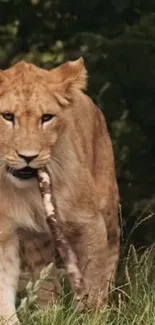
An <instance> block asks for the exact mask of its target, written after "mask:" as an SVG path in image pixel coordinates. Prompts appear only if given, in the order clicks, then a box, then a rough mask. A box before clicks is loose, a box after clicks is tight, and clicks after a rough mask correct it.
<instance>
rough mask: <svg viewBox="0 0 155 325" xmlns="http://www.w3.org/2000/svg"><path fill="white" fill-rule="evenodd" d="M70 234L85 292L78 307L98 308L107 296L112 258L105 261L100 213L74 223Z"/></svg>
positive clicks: (106, 251) (104, 245)
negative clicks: (81, 221)
mask: <svg viewBox="0 0 155 325" xmlns="http://www.w3.org/2000/svg"><path fill="white" fill-rule="evenodd" d="M73 229H74V231H73V233H72V235H71V236H69V237H70V241H71V243H73V247H74V249H75V252H76V254H77V257H78V261H79V266H80V269H81V272H82V274H83V277H84V283H85V291H84V292H83V293H82V296H81V297H78V299H79V300H80V303H79V306H80V309H81V307H82V308H85V307H86V308H89V309H92V308H98V307H99V306H100V305H101V303H103V302H104V301H105V300H106V298H107V295H108V290H109V285H110V278H112V272H113V269H114V264H116V260H115V263H114V261H109V249H108V241H107V231H106V227H105V223H104V220H103V217H102V216H98V217H97V218H93V219H92V220H90V219H89V220H88V221H86V220H85V222H84V223H83V224H82V223H80V224H74V227H73Z"/></svg>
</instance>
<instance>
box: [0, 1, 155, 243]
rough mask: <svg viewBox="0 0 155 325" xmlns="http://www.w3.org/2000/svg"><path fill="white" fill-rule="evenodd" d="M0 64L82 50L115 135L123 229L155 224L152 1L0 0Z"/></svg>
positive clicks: (49, 59)
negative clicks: (136, 221) (137, 223)
mask: <svg viewBox="0 0 155 325" xmlns="http://www.w3.org/2000/svg"><path fill="white" fill-rule="evenodd" d="M0 39H1V42H0V66H1V68H7V67H9V66H10V65H12V64H13V63H15V62H16V61H18V60H20V59H25V60H27V61H28V62H34V63H35V64H37V65H40V66H42V67H45V68H52V67H53V66H55V65H57V64H60V63H61V62H63V61H65V60H68V59H70V60H72V59H76V58H77V57H79V56H81V55H82V56H83V57H84V58H85V63H86V66H87V68H88V70H89V89H88V93H89V94H90V95H91V97H92V98H93V99H94V100H95V101H96V102H97V104H98V105H99V106H100V108H101V109H102V110H103V112H104V113H105V116H106V119H107V121H108V126H109V130H110V132H111V136H112V139H113V144H114V149H115V157H116V167H117V176H118V181H119V186H120V193H121V199H122V205H123V219H124V225H125V230H126V234H128V232H129V231H130V228H131V227H132V226H133V224H134V223H135V220H136V218H140V220H141V219H142V218H145V217H146V216H148V215H150V214H151V215H152V217H151V218H150V219H148V220H147V221H145V222H144V223H142V225H141V226H140V227H139V228H138V229H139V230H138V232H139V239H138V243H146V244H148V243H150V242H152V241H153V240H154V237H155V236H154V229H155V217H154V214H153V212H154V209H155V197H154V193H155V1H154V0H147V1H146V0H141V1H140V0H106V1H104V0H74V1H73V0H31V1H30V0H0Z"/></svg>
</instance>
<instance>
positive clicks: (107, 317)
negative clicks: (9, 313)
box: [20, 246, 155, 325]
mask: <svg viewBox="0 0 155 325" xmlns="http://www.w3.org/2000/svg"><path fill="white" fill-rule="evenodd" d="M27 310H28V308H26V304H25V307H23V308H22V310H21V312H20V314H21V315H20V318H21V320H22V325H36V324H37V325H51V324H52V325H135V324H136V325H141V324H144V325H155V247H154V246H152V247H151V248H150V249H148V250H145V252H143V253H137V252H136V251H135V249H134V247H133V246H130V249H129V252H128V255H127V257H126V258H125V259H123V260H122V261H121V262H120V266H119V270H118V276H117V285H116V287H115V288H113V289H112V291H111V294H110V297H109V303H108V304H106V305H104V306H103V307H102V308H101V309H100V310H99V311H96V312H86V313H84V314H81V313H78V312H77V311H76V308H75V307H74V299H73V298H71V297H69V296H65V295H64V296H63V297H61V298H60V300H59V301H58V302H57V303H56V304H54V305H53V306H51V307H50V306H49V307H47V308H46V310H44V311H40V310H37V309H36V310H35V311H34V312H32V313H30V312H28V311H27Z"/></svg>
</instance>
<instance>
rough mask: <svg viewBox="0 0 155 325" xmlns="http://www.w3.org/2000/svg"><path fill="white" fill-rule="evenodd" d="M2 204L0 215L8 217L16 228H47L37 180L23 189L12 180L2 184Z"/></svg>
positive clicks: (0, 189) (0, 194) (0, 199)
mask: <svg viewBox="0 0 155 325" xmlns="http://www.w3.org/2000/svg"><path fill="white" fill-rule="evenodd" d="M25 185H26V184H25ZM0 202H1V206H0V215H4V216H6V217H5V218H8V220H10V222H11V223H12V224H13V225H14V226H15V227H16V228H18V227H21V228H27V227H28V228H32V229H35V230H37V229H38V230H40V229H45V228H46V219H45V211H44V207H43V202H42V198H41V194H40V191H39V187H38V183H37V180H32V181H31V182H30V183H28V184H27V186H23V187H22V186H20V187H19V186H18V184H15V183H13V182H11V181H10V180H9V181H8V182H7V183H4V184H0Z"/></svg>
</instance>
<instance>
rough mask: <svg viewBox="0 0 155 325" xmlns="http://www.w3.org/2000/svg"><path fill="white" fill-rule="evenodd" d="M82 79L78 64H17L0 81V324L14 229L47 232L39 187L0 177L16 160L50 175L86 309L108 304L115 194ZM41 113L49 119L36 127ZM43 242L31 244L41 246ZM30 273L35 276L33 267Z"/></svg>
mask: <svg viewBox="0 0 155 325" xmlns="http://www.w3.org/2000/svg"><path fill="white" fill-rule="evenodd" d="M86 75H87V73H86V70H85V68H84V65H83V60H82V59H79V60H77V61H75V62H67V63H65V64H63V65H61V66H60V67H58V68H56V69H53V70H52V71H46V70H43V69H40V68H37V67H36V66H34V65H31V64H27V63H25V62H20V63H18V64H16V65H14V66H13V67H12V68H10V69H8V70H5V71H2V72H1V73H0V134H1V136H0V250H3V259H2V260H1V259H0V294H1V292H3V294H1V295H2V296H3V297H1V298H2V301H3V303H1V299H0V314H1V315H2V316H3V317H4V318H8V317H10V316H11V314H12V312H13V311H14V299H15V290H16V289H15V288H16V286H17V278H18V276H19V268H18V263H17V261H18V254H17V247H18V238H19V237H18V229H19V228H20V229H21V228H22V229H24V231H25V232H27V234H29V233H30V230H29V229H31V231H32V230H33V231H34V230H35V231H38V232H43V233H44V234H45V233H46V232H48V229H47V226H46V222H45V215H44V209H43V205H42V199H41V195H40V192H39V188H38V183H37V180H36V179H31V180H26V181H25V180H18V179H15V178H14V177H13V176H9V175H8V173H7V171H6V165H9V166H10V167H12V168H15V169H20V168H23V167H25V166H26V162H25V161H24V160H23V159H22V158H20V157H19V156H18V154H17V152H19V153H20V154H25V155H31V154H32V155H36V154H38V156H37V158H35V159H34V160H33V161H32V162H31V163H30V166H31V167H34V168H39V167H41V166H44V165H46V166H47V168H48V170H49V173H50V176H51V180H52V184H53V195H54V196H55V200H56V204H57V207H58V210H59V214H60V217H61V220H62V223H63V227H64V231H65V232H66V235H67V236H68V238H69V240H70V242H71V244H72V246H73V248H74V250H75V252H76V254H77V256H78V260H79V265H80V269H81V271H82V272H83V275H84V280H85V284H86V291H85V292H84V293H83V295H87V298H88V299H87V306H88V307H90V308H91V307H95V306H96V305H97V304H99V303H100V302H102V301H103V300H104V299H105V298H107V295H108V288H109V284H110V282H111V280H112V278H113V273H114V271H115V268H116V263H117V260H118V252H119V226H118V190H117V184H116V178H115V168H114V159H113V151H112V146H111V141H110V139H109V135H108V131H107V127H106V123H105V120H104V117H103V115H102V113H101V112H100V111H99V109H98V108H97V107H96V106H95V105H94V103H93V102H92V101H91V99H90V98H89V97H88V96H86V95H85V94H84V93H82V92H81V89H84V88H86V83H87V80H86ZM4 112H12V113H14V114H15V123H14V125H13V124H12V123H11V122H8V121H6V120H4V118H3V117H2V116H1V113H4ZM45 113H47V114H49V113H50V114H54V115H55V117H54V118H53V119H52V120H51V121H50V122H47V123H44V125H41V123H40V119H41V116H42V114H45ZM41 237H42V236H39V237H38V238H39V239H36V240H37V241H38V243H40V244H41V242H42V239H41ZM36 238H37V237H36ZM42 238H43V237H42ZM33 239H34V236H33ZM29 242H30V243H32V241H31V240H30V241H29ZM32 244H33V243H32ZM40 244H39V246H40ZM4 245H5V247H6V250H4V249H3V246H4ZM32 246H33V245H32ZM45 246H46V245H45ZM47 246H48V245H47ZM26 247H28V245H26ZM27 251H28V250H27ZM5 252H6V253H5ZM9 252H10V254H11V256H9ZM11 252H12V253H11ZM35 252H36V249H34V255H35V256H37V255H36V253H35ZM31 253H32V251H31ZM32 255H33V254H32ZM45 255H46V254H45ZM28 258H29V257H28ZM51 259H52V256H51ZM30 260H31V261H32V260H33V258H30ZM47 262H49V257H48V258H47ZM38 263H40V262H38ZM38 263H36V267H38ZM30 264H32V263H31V262H30ZM34 264H35V263H34ZM40 265H42V264H41V263H40ZM6 268H7V272H6ZM32 269H33V272H34V273H35V265H33V267H32ZM39 269H40V268H39ZM4 279H5V281H4ZM10 279H11V280H10ZM10 297H13V299H12V298H10ZM11 299H12V300H11ZM99 300H101V301H99ZM5 305H6V306H5Z"/></svg>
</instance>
